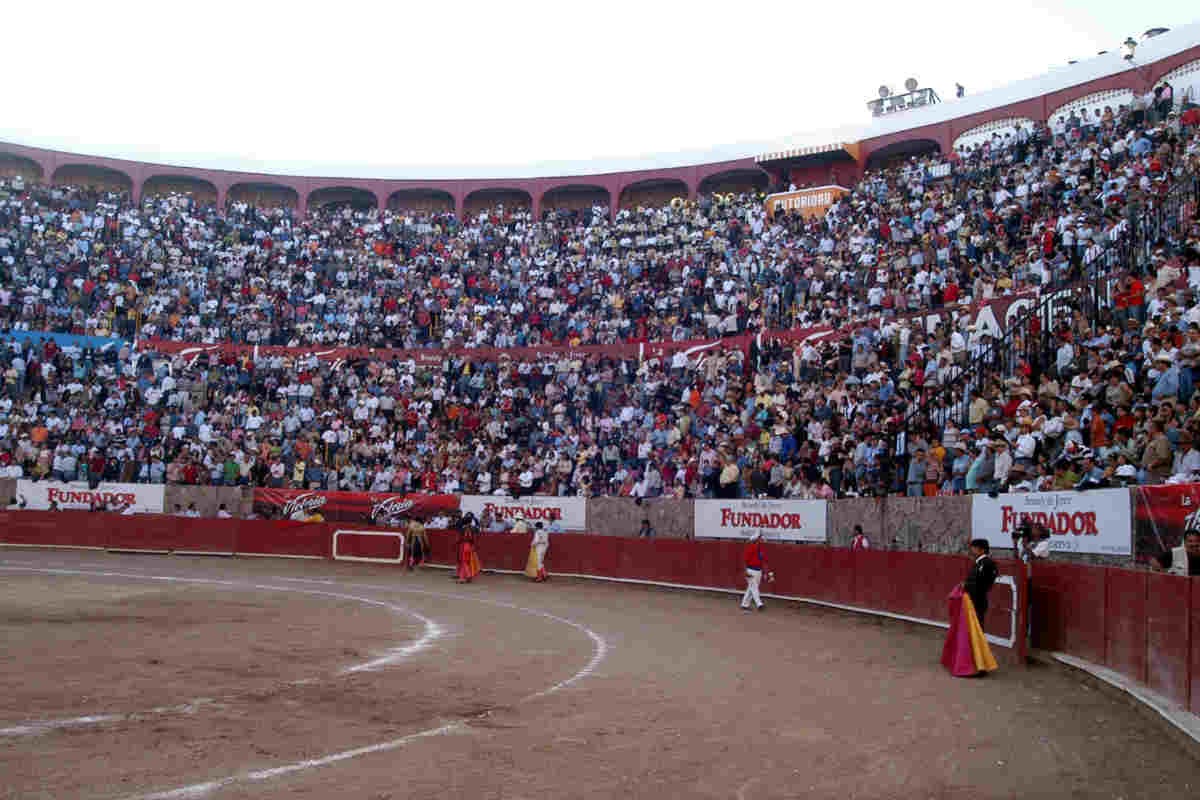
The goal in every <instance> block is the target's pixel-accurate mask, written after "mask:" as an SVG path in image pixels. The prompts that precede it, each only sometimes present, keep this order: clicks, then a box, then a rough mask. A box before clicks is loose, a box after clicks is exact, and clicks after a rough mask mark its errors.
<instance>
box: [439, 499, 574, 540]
mask: <svg viewBox="0 0 1200 800" xmlns="http://www.w3.org/2000/svg"><path fill="white" fill-rule="evenodd" d="M462 511H463V513H464V514H465V513H467V512H468V511H470V512H471V513H472V514H474V515H475V518H476V519H478V520H480V521H481V522H482V521H483V515H484V514H485V513H487V514H489V515H490V516H491V517H492V518H493V519H495V518H497V517H499V518H500V519H503V520H506V521H508V522H511V523H515V522H516V521H517V520H518V519H524V520H526V521H528V522H529V524H530V525H533V524H534V523H536V522H544V523H545V524H546V527H549V526H550V523H551V522H556V521H557V522H558V524H559V525H561V526H562V529H563V530H564V531H586V530H587V500H586V499H585V498H583V497H551V496H549V495H528V496H525V497H519V498H515V499H514V498H512V497H499V496H496V495H486V494H465V495H463V497H462Z"/></svg>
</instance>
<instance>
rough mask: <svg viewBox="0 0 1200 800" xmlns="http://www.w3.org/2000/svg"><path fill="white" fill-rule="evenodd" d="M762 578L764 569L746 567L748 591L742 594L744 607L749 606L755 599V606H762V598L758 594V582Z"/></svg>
mask: <svg viewBox="0 0 1200 800" xmlns="http://www.w3.org/2000/svg"><path fill="white" fill-rule="evenodd" d="M761 580H762V570H760V569H750V568H747V569H746V593H745V594H743V595H742V608H749V607H750V601H751V600H753V601H754V607H755V608H762V604H763V601H762V598H761V597H759V596H758V582H759V581H761Z"/></svg>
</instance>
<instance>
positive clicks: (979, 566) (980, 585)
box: [965, 556, 1000, 618]
mask: <svg viewBox="0 0 1200 800" xmlns="http://www.w3.org/2000/svg"><path fill="white" fill-rule="evenodd" d="M999 574H1000V570H998V569H997V568H996V562H995V561H992V559H991V556H981V557H980V558H979V559H978V560H977V561H976V562H975V563H974V564H972V565H971V571H970V572H968V573H967V580H966V586H965V590H966V592H967V594H968V595H970V596H971V602H972V603H973V604H974V605H975V613H976V614H978V615H979V616H980V618H982V617H983V615H984V614H985V613H987V609H988V592H990V591H991V590H992V584H994V583H995V582H996V576H997V575H999Z"/></svg>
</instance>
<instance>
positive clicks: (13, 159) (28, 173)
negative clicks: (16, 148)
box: [0, 153, 44, 183]
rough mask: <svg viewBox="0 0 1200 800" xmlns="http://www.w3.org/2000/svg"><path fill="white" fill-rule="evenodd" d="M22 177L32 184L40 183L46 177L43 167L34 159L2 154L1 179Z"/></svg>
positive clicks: (0, 164)
mask: <svg viewBox="0 0 1200 800" xmlns="http://www.w3.org/2000/svg"><path fill="white" fill-rule="evenodd" d="M16 177H20V178H23V179H24V180H26V181H28V182H30V183H38V182H40V181H41V180H42V178H43V177H44V170H43V169H42V165H41V164H39V163H38V162H36V161H34V160H33V159H32V158H26V157H25V156H18V155H16V154H14V153H0V178H16Z"/></svg>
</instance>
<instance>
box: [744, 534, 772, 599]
mask: <svg viewBox="0 0 1200 800" xmlns="http://www.w3.org/2000/svg"><path fill="white" fill-rule="evenodd" d="M743 559H744V561H745V562H746V592H745V593H744V594H743V595H742V610H743V611H749V610H750V603H751V601H753V602H754V607H755V608H757V609H758V610H759V611H762V610H763V608H764V606H763V601H762V598H761V597H760V596H759V594H758V584H759V582H760V581H762V576H763V570H765V569H766V568H767V561H766V558H765V557H764V556H763V549H762V534H759V533H755V534H752V535H751V536H750V541H749V542H748V543H747V544H746V549H745V551H744V553H743Z"/></svg>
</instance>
